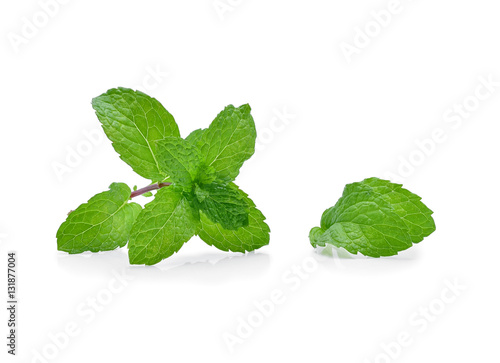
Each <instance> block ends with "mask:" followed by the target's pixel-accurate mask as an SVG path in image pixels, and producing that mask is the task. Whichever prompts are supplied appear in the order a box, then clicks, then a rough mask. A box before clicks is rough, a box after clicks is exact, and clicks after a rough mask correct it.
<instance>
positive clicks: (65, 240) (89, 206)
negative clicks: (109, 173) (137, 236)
mask: <svg viewBox="0 0 500 363" xmlns="http://www.w3.org/2000/svg"><path fill="white" fill-rule="evenodd" d="M109 189H110V190H109V191H106V192H103V193H100V194H97V195H95V196H93V197H92V198H91V199H90V200H89V201H88V202H87V203H84V204H82V205H80V206H79V207H78V208H77V209H76V210H75V211H73V212H71V213H70V214H69V215H68V218H67V219H66V221H65V222H64V223H63V224H62V225H61V227H59V230H58V231H57V248H58V250H60V251H65V252H69V253H71V254H73V253H82V252H85V251H91V252H99V251H111V250H114V249H116V248H118V247H123V246H125V245H126V244H127V241H128V238H129V234H130V229H131V228H132V225H133V223H134V221H135V219H136V218H137V216H138V214H139V213H140V211H141V210H142V208H141V206H140V205H139V204H136V203H129V200H130V193H131V190H130V188H129V187H128V186H127V185H126V184H123V183H113V184H111V186H110V187H109Z"/></svg>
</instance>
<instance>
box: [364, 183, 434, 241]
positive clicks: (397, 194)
mask: <svg viewBox="0 0 500 363" xmlns="http://www.w3.org/2000/svg"><path fill="white" fill-rule="evenodd" d="M361 183H362V184H363V185H365V186H367V187H370V188H372V190H373V191H374V192H376V193H378V194H380V195H381V196H382V198H383V199H384V200H385V201H387V202H389V203H390V204H391V206H392V207H393V208H394V210H395V212H396V213H397V214H398V215H399V216H400V217H401V218H402V219H403V221H404V222H405V224H406V226H407V227H408V229H409V233H410V237H411V239H412V242H413V243H418V242H421V241H422V240H423V239H424V238H425V237H427V236H429V235H430V234H431V233H433V232H434V231H435V230H436V225H435V223H434V219H433V218H432V214H433V212H432V211H431V210H430V209H429V208H428V207H427V206H426V205H425V204H424V203H422V202H421V200H422V198H420V197H419V196H418V195H416V194H413V193H412V192H410V191H409V190H407V189H404V188H403V186H402V185H401V184H394V183H391V182H390V181H388V180H382V179H378V178H369V179H365V180H363V181H362V182H361Z"/></svg>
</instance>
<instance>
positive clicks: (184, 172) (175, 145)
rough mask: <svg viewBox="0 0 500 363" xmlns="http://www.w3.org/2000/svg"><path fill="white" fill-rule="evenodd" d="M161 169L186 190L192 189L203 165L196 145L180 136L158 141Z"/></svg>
mask: <svg viewBox="0 0 500 363" xmlns="http://www.w3.org/2000/svg"><path fill="white" fill-rule="evenodd" d="M157 151H158V163H159V165H160V170H162V171H163V172H164V173H165V174H167V175H169V176H170V178H171V179H172V181H173V182H174V183H175V184H176V185H177V186H179V187H181V188H183V189H184V190H186V191H191V190H192V188H193V185H194V181H195V180H196V178H197V177H198V174H199V172H200V169H201V167H202V157H201V153H200V151H199V150H198V148H197V147H196V146H194V145H193V144H191V143H190V142H188V141H186V140H184V139H181V138H180V137H167V138H165V139H163V140H160V141H158V143H157Z"/></svg>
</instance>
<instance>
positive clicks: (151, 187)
mask: <svg viewBox="0 0 500 363" xmlns="http://www.w3.org/2000/svg"><path fill="white" fill-rule="evenodd" d="M170 185H172V183H159V184H151V185H148V186H147V187H144V188H141V189H137V190H135V191H133V192H132V194H130V198H131V199H132V198H135V197H138V196H139V195H142V194H144V193H147V192H151V191H153V190H157V189H160V188H163V187H168V186H170Z"/></svg>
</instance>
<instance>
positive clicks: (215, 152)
mask: <svg viewBox="0 0 500 363" xmlns="http://www.w3.org/2000/svg"><path fill="white" fill-rule="evenodd" d="M250 111H251V109H250V106H249V105H243V106H241V107H239V108H235V107H234V106H232V105H229V106H227V107H226V108H225V109H224V111H222V112H221V113H220V114H219V115H217V117H216V118H215V120H214V121H213V122H212V124H211V125H210V127H209V128H208V129H206V130H201V131H196V133H195V134H192V135H190V136H188V139H189V140H191V141H195V140H196V139H198V138H199V140H198V141H197V145H198V148H199V149H200V150H201V153H202V155H203V156H204V158H205V161H206V164H207V165H208V166H211V167H213V168H214V169H215V171H216V173H217V177H218V179H220V180H224V181H226V182H229V181H233V180H234V179H236V177H237V176H238V174H239V170H240V168H241V166H242V165H243V163H244V162H245V161H246V160H248V159H249V158H250V157H251V156H252V155H253V154H254V152H255V140H256V138H257V132H256V131H255V123H254V121H253V118H252V115H251V114H250Z"/></svg>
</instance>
